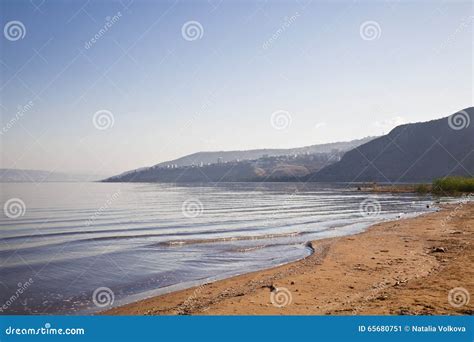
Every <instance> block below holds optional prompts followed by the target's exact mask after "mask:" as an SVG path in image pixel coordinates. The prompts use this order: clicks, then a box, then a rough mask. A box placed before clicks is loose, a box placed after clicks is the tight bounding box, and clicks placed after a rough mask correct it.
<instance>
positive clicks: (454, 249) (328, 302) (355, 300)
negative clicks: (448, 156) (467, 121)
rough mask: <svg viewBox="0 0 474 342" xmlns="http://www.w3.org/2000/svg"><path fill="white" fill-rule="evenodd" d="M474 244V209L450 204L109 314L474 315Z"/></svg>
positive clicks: (473, 204)
mask: <svg viewBox="0 0 474 342" xmlns="http://www.w3.org/2000/svg"><path fill="white" fill-rule="evenodd" d="M473 238H474V203H473V202H470V203H464V204H451V205H446V206H444V207H443V209H442V210H440V211H439V212H435V213H430V214H424V215H422V216H419V217H416V218H411V219H402V220H398V221H392V222H384V223H380V224H376V225H374V226H372V227H371V228H370V229H368V230H367V231H365V232H363V233H360V234H357V235H352V236H346V237H340V238H332V239H325V240H318V241H313V247H314V249H315V253H314V254H313V255H311V256H309V257H307V258H306V259H303V260H300V261H297V262H293V263H291V264H287V265H284V266H279V267H276V268H273V269H269V270H264V271H259V272H253V273H249V274H245V275H241V276H237V277H233V278H229V279H225V280H221V281H216V282H214V283H209V284H206V285H203V286H200V287H194V288H190V289H187V290H183V291H178V292H173V293H169V294H166V295H162V296H157V297H153V298H149V299H145V300H142V301H138V302H135V303H132V304H129V305H125V306H122V307H118V308H114V309H111V310H109V311H106V312H104V314H110V315H112V314H113V315H175V314H192V315H241V314H243V315H355V314H358V315H367V314H368V315H372V314H379V315H387V314H388V315H390V314H391V315H397V314H413V315H430V314H437V315H440V314H441V315H444V314H449V315H455V314H461V315H472V314H473V312H474V310H473V301H474V298H473V299H471V301H470V302H469V303H465V301H466V299H467V297H466V296H465V295H468V294H471V295H474V270H473V267H472V265H473V262H474V251H473V248H472V242H473V241H474V240H473ZM283 288H284V289H283ZM456 288H462V289H458V290H455V291H452V292H451V299H452V300H451V302H452V303H453V304H454V305H457V306H459V307H455V306H453V305H452V304H451V303H450V300H448V297H449V293H450V291H451V290H452V289H456ZM466 291H467V292H466ZM455 294H456V295H455ZM272 299H273V302H274V303H275V304H276V305H274V304H273V303H272ZM290 299H291V301H290ZM463 303H464V305H459V304H463ZM279 304H281V305H283V306H281V307H279V306H278V305H279Z"/></svg>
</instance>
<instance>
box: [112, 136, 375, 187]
mask: <svg viewBox="0 0 474 342" xmlns="http://www.w3.org/2000/svg"><path fill="white" fill-rule="evenodd" d="M371 139H373V138H364V139H358V140H353V141H348V142H337V143H331V144H323V145H313V146H307V147H301V148H292V149H261V150H250V151H224V152H198V153H194V154H191V155H188V156H185V157H182V158H179V159H176V160H172V161H169V162H164V163H160V164H157V165H155V166H152V167H149V168H141V169H137V170H132V171H127V172H124V173H122V174H120V175H117V176H113V177H110V178H108V179H106V180H104V181H106V182H243V181H285V180H300V179H301V178H302V177H305V176H307V175H309V174H310V173H312V172H315V171H317V170H319V169H321V168H322V167H324V166H326V165H328V164H331V163H334V162H336V161H338V160H339V159H340V158H341V156H342V155H343V154H344V153H345V151H347V150H350V149H352V148H354V147H355V146H359V145H360V144H363V143H365V142H367V141H370V140H371Z"/></svg>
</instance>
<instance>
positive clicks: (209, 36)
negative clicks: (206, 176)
mask: <svg viewBox="0 0 474 342" xmlns="http://www.w3.org/2000/svg"><path fill="white" fill-rule="evenodd" d="M473 14H474V13H473V5H472V2H471V1H316V0H313V1H309V0H298V1H293V0H292V1H290V0H288V1H250V0H246V1H218V0H202V1H200V0H196V1H143V0H120V1H107V0H104V1H64V0H54V1H44V0H31V1H21V0H20V1H19V0H15V1H13V0H1V1H0V25H1V28H2V33H3V35H2V36H1V37H0V69H1V73H0V81H1V83H0V103H1V106H0V110H1V123H0V126H1V127H0V143H1V145H0V146H1V151H0V152H1V154H0V156H1V159H0V165H1V167H2V168H22V169H40V170H50V171H61V172H73V173H95V174H103V175H113V174H116V173H119V172H122V171H126V170H130V169H135V168H139V167H143V166H150V165H153V164H156V163H158V162H162V161H166V160H170V159H174V158H177V157H180V156H183V155H186V154H190V153H194V152H198V151H219V150H243V149H253V148H290V147H299V146H307V145H313V144H318V143H327V142H335V141H346V140H352V139H357V138H362V137H365V136H373V135H381V134H384V133H388V132H389V131H390V129H392V128H393V127H395V126H396V125H399V124H403V123H407V122H419V121H427V120H432V119H436V118H440V117H444V116H448V115H450V114H453V113H455V112H457V111H459V110H461V109H463V108H466V107H470V106H472V103H473V77H474V73H473V50H472V45H473V23H474V20H473V18H474V17H473Z"/></svg>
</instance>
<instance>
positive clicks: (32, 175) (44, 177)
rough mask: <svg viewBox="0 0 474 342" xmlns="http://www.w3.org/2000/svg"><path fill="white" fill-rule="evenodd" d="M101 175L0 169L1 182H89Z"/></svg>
mask: <svg viewBox="0 0 474 342" xmlns="http://www.w3.org/2000/svg"><path fill="white" fill-rule="evenodd" d="M103 177H104V176H101V175H86V174H67V173H61V172H49V171H44V170H23V169H0V183H7V182H10V183H26V182H36V183H44V182H88V181H97V180H100V179H101V178H103Z"/></svg>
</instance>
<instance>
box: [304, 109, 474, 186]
mask: <svg viewBox="0 0 474 342" xmlns="http://www.w3.org/2000/svg"><path fill="white" fill-rule="evenodd" d="M448 175H459V176H474V107H470V108H466V109H465V110H463V111H459V112H457V113H455V114H452V115H450V116H449V117H445V118H442V119H439V120H433V121H428V122H420V123H412V124H406V125H401V126H398V127H395V128H394V129H393V130H392V131H391V132H390V133H389V134H387V135H385V136H382V137H379V138H377V139H374V140H372V141H370V142H367V143H365V144H363V145H361V146H359V147H357V148H354V149H353V150H351V151H349V152H347V153H346V154H345V155H344V156H343V157H342V159H341V160H340V161H339V162H337V163H334V164H332V165H329V166H327V167H325V168H323V169H321V170H319V171H316V172H314V173H313V174H311V175H310V176H308V178H307V179H308V180H313V181H320V182H431V181H432V180H433V179H434V178H439V177H444V176H448Z"/></svg>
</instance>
